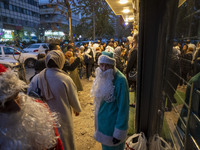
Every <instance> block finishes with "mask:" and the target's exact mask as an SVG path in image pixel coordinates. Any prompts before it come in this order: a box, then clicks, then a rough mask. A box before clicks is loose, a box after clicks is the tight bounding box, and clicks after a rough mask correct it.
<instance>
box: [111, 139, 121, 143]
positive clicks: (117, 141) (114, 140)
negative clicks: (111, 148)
mask: <svg viewBox="0 0 200 150" xmlns="http://www.w3.org/2000/svg"><path fill="white" fill-rule="evenodd" d="M112 141H113V144H117V143H119V142H120V140H119V139H116V138H113V140H112Z"/></svg>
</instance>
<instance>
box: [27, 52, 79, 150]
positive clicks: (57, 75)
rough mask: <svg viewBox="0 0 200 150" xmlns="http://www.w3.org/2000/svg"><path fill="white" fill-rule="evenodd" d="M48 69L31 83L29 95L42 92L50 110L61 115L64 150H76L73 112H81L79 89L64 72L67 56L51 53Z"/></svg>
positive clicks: (47, 59) (47, 62) (77, 113)
mask: <svg viewBox="0 0 200 150" xmlns="http://www.w3.org/2000/svg"><path fill="white" fill-rule="evenodd" d="M45 62H46V65H47V68H46V69H44V70H43V71H41V72H40V73H39V74H37V75H36V76H35V77H34V78H33V79H32V81H31V83H30V87H29V89H28V93H29V92H30V91H34V90H36V89H37V86H38V87H39V88H40V90H41V96H42V97H43V98H44V99H45V100H46V102H47V104H48V105H49V107H50V109H51V110H53V111H56V112H58V113H59V114H60V124H61V128H60V129H59V130H58V131H59V133H60V137H61V140H62V142H63V146H64V149H66V150H74V149H75V144H74V135H73V121H72V110H71V109H73V112H74V113H75V115H76V116H78V115H79V113H80V112H81V106H80V103H79V99H78V94H77V88H76V86H75V84H74V82H73V81H72V79H71V78H70V77H69V75H68V74H67V73H66V72H64V71H63V70H62V68H63V66H64V63H65V56H64V54H63V52H62V51H60V50H52V51H50V52H49V53H48V54H47V56H46V59H45Z"/></svg>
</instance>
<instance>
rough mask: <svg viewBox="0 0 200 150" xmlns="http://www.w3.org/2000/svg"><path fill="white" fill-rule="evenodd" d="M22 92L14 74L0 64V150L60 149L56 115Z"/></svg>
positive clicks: (23, 83)
mask: <svg viewBox="0 0 200 150" xmlns="http://www.w3.org/2000/svg"><path fill="white" fill-rule="evenodd" d="M25 88H27V84H26V83H25V82H23V81H22V80H20V79H19V78H18V76H17V74H16V73H15V72H14V71H12V70H11V69H7V68H5V67H4V66H3V65H1V64H0V149H1V150H8V149H21V150H27V149H29V150H31V149H34V150H42V149H52V148H55V149H63V147H62V142H61V141H60V138H59V135H58V132H57V129H56V124H55V122H56V119H57V115H56V113H52V112H50V111H49V109H48V107H47V105H46V104H44V103H43V102H41V101H39V100H35V99H33V98H31V97H29V96H27V95H25V94H24V93H22V91H23V90H24V89H25ZM57 126H58V125H57Z"/></svg>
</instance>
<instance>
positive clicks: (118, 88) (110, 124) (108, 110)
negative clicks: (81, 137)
mask: <svg viewBox="0 0 200 150" xmlns="http://www.w3.org/2000/svg"><path fill="white" fill-rule="evenodd" d="M113 84H114V86H115V90H114V96H115V100H114V101H113V102H110V103H107V102H106V101H103V102H102V104H101V106H100V108H99V112H98V114H97V116H95V117H97V118H95V120H96V119H97V120H98V125H97V126H98V129H95V130H96V131H95V134H94V138H95V139H96V140H97V141H98V142H100V143H102V144H104V145H107V146H116V145H119V144H121V143H122V142H124V141H125V139H126V135H127V130H128V118H129V90H128V84H127V80H126V78H125V76H124V75H123V74H122V73H121V72H120V71H119V70H118V69H117V72H116V73H115V76H114V81H113ZM113 137H115V138H117V139H119V140H121V141H120V143H118V144H115V145H114V144H113V142H112V139H113Z"/></svg>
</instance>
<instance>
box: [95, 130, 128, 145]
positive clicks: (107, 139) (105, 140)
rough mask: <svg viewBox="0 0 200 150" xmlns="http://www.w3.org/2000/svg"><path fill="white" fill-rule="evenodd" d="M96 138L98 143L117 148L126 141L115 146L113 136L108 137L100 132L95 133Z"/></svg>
mask: <svg viewBox="0 0 200 150" xmlns="http://www.w3.org/2000/svg"><path fill="white" fill-rule="evenodd" d="M94 138H95V140H97V141H98V142H100V143H102V144H104V145H107V146H117V145H120V144H121V143H123V142H124V141H125V139H123V140H121V141H120V142H119V143H117V144H113V141H112V140H113V137H112V136H107V135H105V134H103V133H101V132H99V131H96V132H95V133H94Z"/></svg>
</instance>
